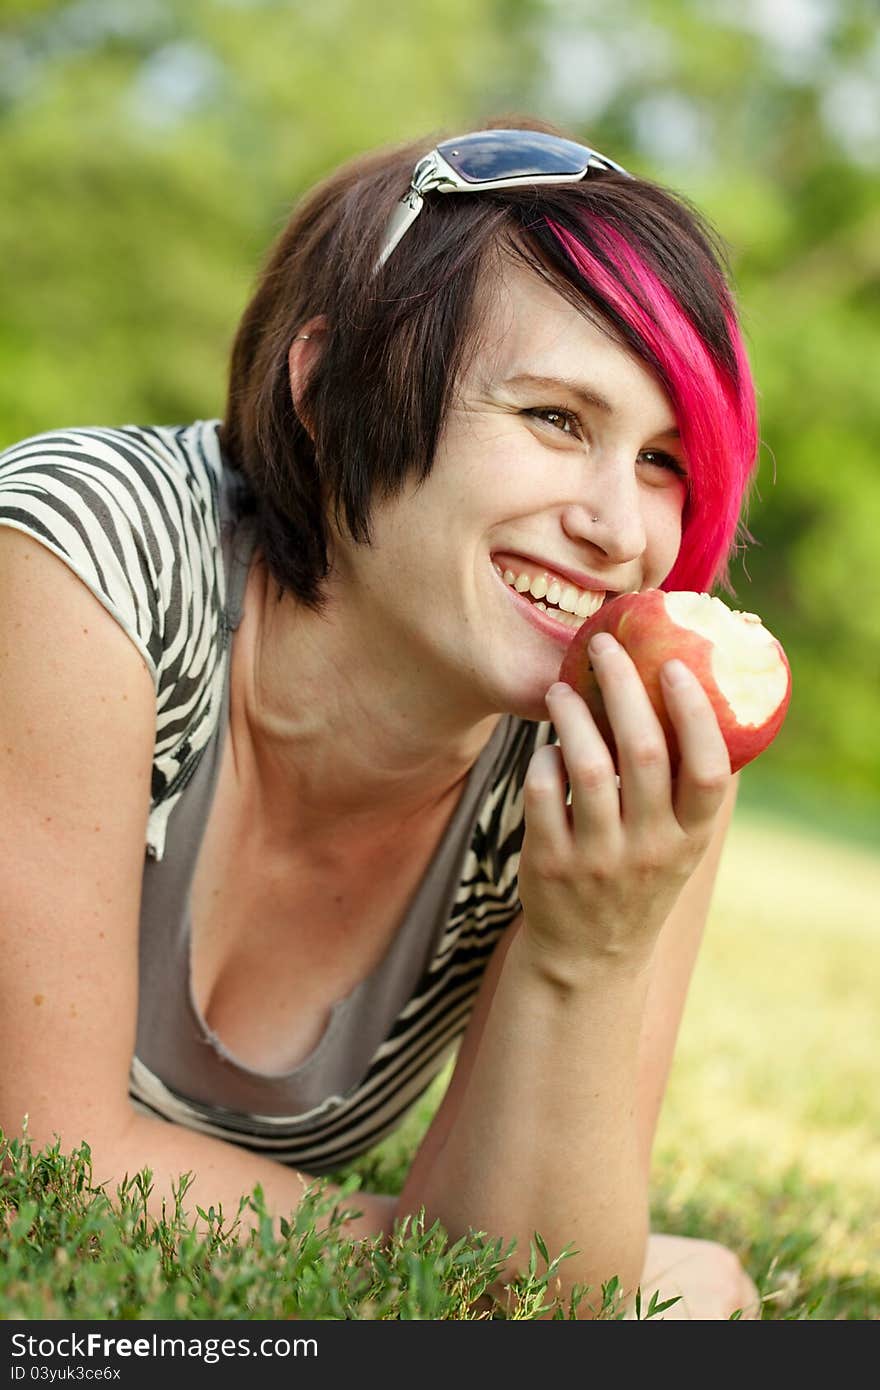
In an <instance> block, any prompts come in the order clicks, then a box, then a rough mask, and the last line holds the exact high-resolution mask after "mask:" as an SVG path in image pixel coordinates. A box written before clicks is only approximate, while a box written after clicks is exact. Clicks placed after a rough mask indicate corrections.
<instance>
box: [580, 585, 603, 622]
mask: <svg viewBox="0 0 880 1390" xmlns="http://www.w3.org/2000/svg"><path fill="white" fill-rule="evenodd" d="M604 597H605V595H604V594H591V593H590V591H589V589H585V590H584V592H583V593H582V594H581V596H580V598H579V599H578V601H577V603H576V604H575V609H574V611H575V613H577V615H578V617H579V618H589V616H590V614H591V613H595V612H596V611H597V610H598V609H599V608H601V607H602V600H603V598H604Z"/></svg>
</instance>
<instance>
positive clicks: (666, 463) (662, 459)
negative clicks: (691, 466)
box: [639, 449, 688, 478]
mask: <svg viewBox="0 0 880 1390" xmlns="http://www.w3.org/2000/svg"><path fill="white" fill-rule="evenodd" d="M639 458H640V459H643V460H644V462H645V463H651V464H654V466H655V467H657V468H666V469H668V470H669V471H670V472H672V473H675V474H676V475H677V476H678V477H679V478H686V477H687V476H688V471H687V469H686V468H685V466H684V464H683V463H682V462H681V460H680V459H677V458H676V457H675V455H674V454H667V453H664V451H663V450H662V449H643V450H642V452H641V453H640V454H639Z"/></svg>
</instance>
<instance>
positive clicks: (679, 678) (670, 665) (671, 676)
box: [663, 657, 693, 685]
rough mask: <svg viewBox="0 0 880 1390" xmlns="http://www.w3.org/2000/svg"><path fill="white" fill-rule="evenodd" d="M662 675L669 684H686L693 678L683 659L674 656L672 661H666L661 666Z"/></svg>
mask: <svg viewBox="0 0 880 1390" xmlns="http://www.w3.org/2000/svg"><path fill="white" fill-rule="evenodd" d="M663 676H664V678H665V679H666V680H667V681H668V682H669V684H670V685H687V683H688V681H691V680H693V676H692V675H691V673H690V671H689V670H688V668H687V666H685V664H684V662H683V661H679V659H678V657H674V658H673V659H672V661H667V662H666V663H665V665H664V667H663Z"/></svg>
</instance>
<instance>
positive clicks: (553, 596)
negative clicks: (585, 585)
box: [493, 561, 605, 627]
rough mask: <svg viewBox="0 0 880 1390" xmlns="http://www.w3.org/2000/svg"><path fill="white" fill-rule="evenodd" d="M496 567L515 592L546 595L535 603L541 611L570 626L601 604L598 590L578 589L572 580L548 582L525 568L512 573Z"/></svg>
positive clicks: (602, 597)
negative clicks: (532, 574) (530, 573)
mask: <svg viewBox="0 0 880 1390" xmlns="http://www.w3.org/2000/svg"><path fill="white" fill-rule="evenodd" d="M494 563H495V562H494V561H493V564H494ZM495 569H496V571H497V572H498V574H500V575H501V577H502V579H503V580H504V582H505V584H509V585H510V587H511V588H512V589H515V590H516V592H517V593H518V594H524V593H529V594H531V596H532V598H535V599H543V598H546V600H547V602H546V603H536V604H535V607H536V608H540V609H541V612H542V613H552V615H553V617H554V618H559V619H560V620H561V621H566V622H568V625H569V626H572V625H573V626H575V627H580V625H581V623H582V622H583V620H584V618H589V617H590V615H591V614H592V613H595V612H597V611H598V609H600V608H601V607H602V601H603V599H604V598H605V594H604V593H603V592H601V591H599V592H597V591H595V590H592V589H584V590H579V589H576V588H575V586H574V585H573V584H565V585H563V584H562V583H561V582H560V581H559V580H558V579H551V580H550V582H549V584H548V582H547V576H546V575H544V574H539V575H537V576H536V577H535V578H534V579H532V578H530V576H529V575H528V574H526V573H525V571H523V572H522V573H520V574H515V573H514V571H513V570H511V569H506V570H504V571H503V572H502V570H501V567H500V566H499V565H497V564H495ZM553 605H555V606H553ZM563 615H564V616H563ZM569 618H570V619H571V620H572V621H571V622H569Z"/></svg>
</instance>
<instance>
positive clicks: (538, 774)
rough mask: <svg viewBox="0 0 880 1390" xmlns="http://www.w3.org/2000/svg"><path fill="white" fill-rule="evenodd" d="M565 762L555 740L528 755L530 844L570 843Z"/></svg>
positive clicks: (552, 845)
mask: <svg viewBox="0 0 880 1390" xmlns="http://www.w3.org/2000/svg"><path fill="white" fill-rule="evenodd" d="M565 780H566V779H565V763H564V762H563V760H562V751H561V749H560V748H558V747H557V745H556V744H554V743H548V744H545V745H544V747H543V748H538V749H536V751H535V752H534V753H533V754H532V756H531V758H530V759H529V765H528V768H527V769H526V775H525V780H524V781H523V809H524V814H525V826H526V835H527V836H528V839H529V844H530V847H534V846H539V847H540V848H542V849H553V848H556V847H558V846H562V847H566V848H567V847H568V845H569V844H570V841H571V824H570V820H569V813H568V807H567V806H566V802H565Z"/></svg>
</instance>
